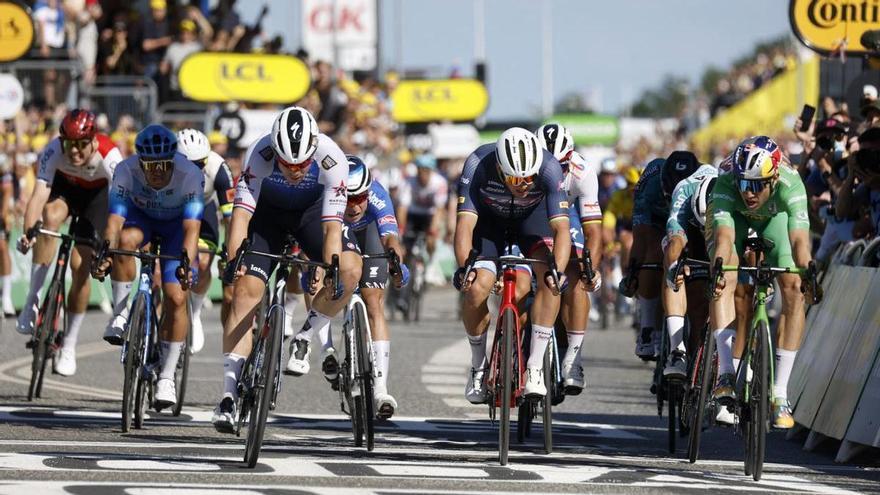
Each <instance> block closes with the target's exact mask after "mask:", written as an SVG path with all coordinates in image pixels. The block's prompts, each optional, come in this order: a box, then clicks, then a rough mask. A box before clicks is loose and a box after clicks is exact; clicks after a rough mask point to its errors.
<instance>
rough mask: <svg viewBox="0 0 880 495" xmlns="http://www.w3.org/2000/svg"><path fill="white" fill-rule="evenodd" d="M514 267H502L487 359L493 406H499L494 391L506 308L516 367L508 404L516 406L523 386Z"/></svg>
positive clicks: (520, 334)
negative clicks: (512, 323) (501, 282)
mask: <svg viewBox="0 0 880 495" xmlns="http://www.w3.org/2000/svg"><path fill="white" fill-rule="evenodd" d="M516 272H517V270H516V267H515V266H513V265H507V266H505V267H504V271H503V272H502V273H503V274H502V281H503V289H502V291H501V304H500V305H499V307H498V319H497V320H498V321H497V323H496V325H495V336H494V338H493V340H492V354H491V356H490V359H489V378H488V380H487V382H486V383H487V389H488V390H491V391H493V397H494V399H495V407H501V405H502V402H501V397H500V396H499V394H497V393H495V391H497V390H500V387H497V386H496V385H497V384H498V380H501V379H502V378H501V377H502V376H504V375H503V373H502V370H501V352H502V345H501V339H502V337H503V336H504V329H503V327H502V323H503V318H502V316H503V315H504V312H505V311H506V310H508V309H509V310H510V311H511V312H512V313H513V317H514V329H515V332H514V334H513V335H512V336H511V337H512V338H513V346H512V347H513V355H514V359H515V361H514V362H515V363H516V365H517V366H516V369H517V370H518V372H519V373H518V375H519V376H518V377H515V379H516V388H515V389H513V395H512V396H511V397H510V398H509V401H508V402H509V406H510V407H516V403H517V400H518V399H519V398H520V397H522V394H523V389H524V388H525V362H524V360H523V354H522V345H521V343H522V328H521V326H520V321H519V320H520V319H519V308H517V305H516V276H517V273H516Z"/></svg>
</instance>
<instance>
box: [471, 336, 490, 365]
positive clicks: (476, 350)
mask: <svg viewBox="0 0 880 495" xmlns="http://www.w3.org/2000/svg"><path fill="white" fill-rule="evenodd" d="M468 342H469V343H470V344H471V368H473V369H475V370H481V369H483V368H485V367H486V332H483V334H481V335H468Z"/></svg>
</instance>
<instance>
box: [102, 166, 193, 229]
mask: <svg viewBox="0 0 880 495" xmlns="http://www.w3.org/2000/svg"><path fill="white" fill-rule="evenodd" d="M204 189H205V176H204V174H203V173H202V170H201V169H200V168H199V167H197V166H196V165H195V164H194V163H193V162H191V161H189V160H187V159H186V157H185V156H184V155H182V154H180V153H176V154H175V155H174V172H173V175H172V177H171V181H170V182H169V183H168V185H167V186H165V187H163V188H162V189H159V190H156V189H153V188H152V187H150V186H148V185H147V181H146V178H145V177H144V172H143V170H141V167H140V160H139V158H138V156H137V155H133V156H130V157H128V158H126V159H125V160H123V161H122V162H121V163H120V164H119V165H118V166H117V167H116V173H114V174H113V184H112V187H111V190H110V213H111V214H114V215H119V216H121V217H126V218H127V217H128V215H129V213H130V211H131V210H132V209H137V210H141V211H142V212H143V213H144V214H145V215H146V216H147V217H149V218H151V219H154V220H172V219H176V218H182V219H183V220H201V218H202V210H203V209H204V195H203V192H204Z"/></svg>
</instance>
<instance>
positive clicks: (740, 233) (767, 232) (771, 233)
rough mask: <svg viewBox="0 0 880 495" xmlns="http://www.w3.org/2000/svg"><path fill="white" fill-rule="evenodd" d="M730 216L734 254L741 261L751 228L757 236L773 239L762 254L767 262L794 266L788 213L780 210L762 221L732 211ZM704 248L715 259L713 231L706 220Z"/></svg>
mask: <svg viewBox="0 0 880 495" xmlns="http://www.w3.org/2000/svg"><path fill="white" fill-rule="evenodd" d="M731 217H732V218H733V223H734V229H736V241H735V242H736V254H737V255H738V256H739V259H740V260H741V261H742V260H743V259H744V258H743V257H744V256H745V240H746V238H747V237H748V236H749V233H750V232H749V229H750V228H751V229H752V230H754V233H755V234H757V235H758V236H760V237H763V238H765V239H770V240H771V241H773V244H774V246H773V249H772V250H771V251H770V252H769V253H765V254H764V259H765V260H766V261H767V263H768V264H770V265H771V266H778V267H782V268H794V267H795V264H794V258H793V257H792V254H791V241H790V240H789V238H788V213H786V212H784V211H781V212H779V213H777V214H776V215H774V216H773V218H771V219H769V220H767V221H764V222H754V221H750V220H748V219H746V217H744V216H743V215H742V213H739V212H733V213H732V214H731ZM706 248H707V250H708V252H709V255H710V256H711V258H710V259H715V232H714V229H712V228H711V227H710V224H709V223H708V222H707V224H706Z"/></svg>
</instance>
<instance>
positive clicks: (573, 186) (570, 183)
mask: <svg viewBox="0 0 880 495" xmlns="http://www.w3.org/2000/svg"><path fill="white" fill-rule="evenodd" d="M562 189H563V190H564V191H565V192H566V193H568V203H569V207H570V208H572V209H576V210H577V211H578V212H579V213H580V222H576V223H575V224H573V225H572V227H574V226H575V225H577V224H578V223H593V222H599V221H601V220H602V210H601V209H600V208H599V198H598V194H599V179H598V178H597V177H596V172H595V170H593V169H592V168H590V167H588V166H587V162H586V160H584V157H583V156H581V154H580V153H578V152H577V151H575V152H572V154H571V159H570V160H569V162H568V173H567V174H565V179H564V180H563V182H562Z"/></svg>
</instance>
